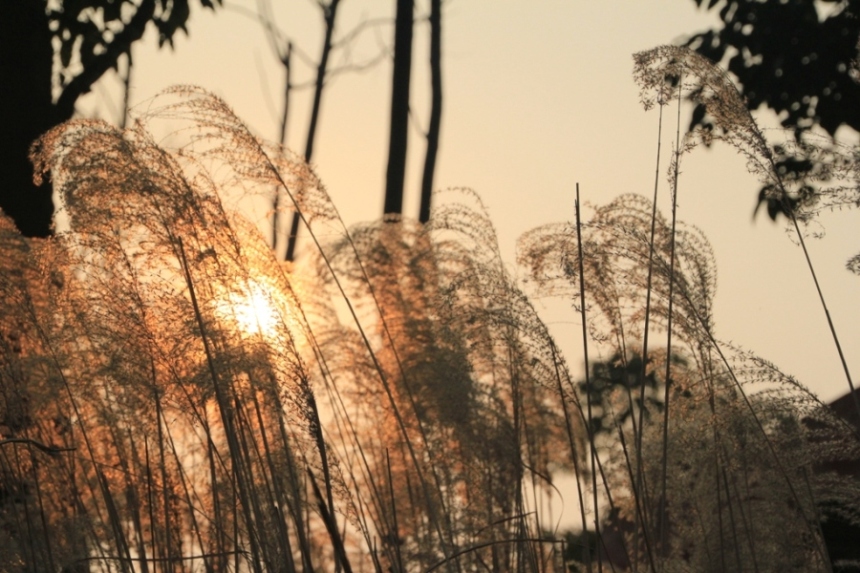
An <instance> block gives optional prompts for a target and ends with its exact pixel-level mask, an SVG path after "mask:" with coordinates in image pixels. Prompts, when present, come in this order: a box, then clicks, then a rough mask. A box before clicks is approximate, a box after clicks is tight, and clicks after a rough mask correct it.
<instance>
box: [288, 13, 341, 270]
mask: <svg viewBox="0 0 860 573" xmlns="http://www.w3.org/2000/svg"><path fill="white" fill-rule="evenodd" d="M339 3H340V0H331V3H330V4H329V5H328V6H324V7H323V11H324V12H325V39H324V40H323V50H322V56H320V63H319V67H318V68H317V81H316V87H315V88H314V104H313V108H312V109H311V121H310V124H309V125H308V138H307V141H306V142H305V161H307V162H310V160H311V157H312V156H313V153H314V138H315V137H316V132H317V123H318V122H319V114H320V106H321V104H322V92H323V88H324V87H325V75H326V68H327V66H328V57H329V54H330V53H331V48H332V36H333V35H334V22H335V16H336V15H337V7H338V4H339ZM299 221H300V217H299V214H298V213H294V214H293V221H292V223H291V224H290V234H289V236H288V238H287V252H286V255H285V256H284V259H285V260H287V261H292V260H294V259H295V255H296V238H297V236H298V233H299Z"/></svg>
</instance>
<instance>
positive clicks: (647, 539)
mask: <svg viewBox="0 0 860 573" xmlns="http://www.w3.org/2000/svg"><path fill="white" fill-rule="evenodd" d="M616 427H617V428H618V439H619V442H620V444H621V451H622V452H623V453H624V466H625V467H626V468H627V472H628V477H629V478H630V487H631V489H632V490H633V499H634V502H635V500H636V498H637V497H638V496H639V490H638V489H636V488H637V487H638V484H637V480H636V475H637V474H636V472H634V469H633V462H632V461H630V448H629V447H628V446H627V438H625V437H624V431H623V429H622V428H621V426H620V425H616ZM644 483H645V482H644V480H643V482H642V485H643V486H644ZM633 507H634V511H635V512H636V513H637V514H638V515H637V516H636V518H635V519H639V520H640V521H639V522H640V523H645V516H644V515H642V511H643V507H642V504H640V503H634V504H633ZM636 531H637V529H634V530H633V533H634V537H633V540H634V542H635V543H638V542H639V537H638V536H637V535H635V534H636ZM641 532H642V538H643V543H644V545H645V555H646V556H647V557H648V565H649V566H650V567H651V570H652V571H656V570H657V567H656V565H655V563H654V554H653V551H652V543H651V536H650V534H649V532H648V530H647V529H645V528H642V529H641ZM628 557H630V563H631V565H632V564H634V563H637V562H638V561H639V546H638V545H637V546H634V547H633V555H632V556H630V553H629V552H628Z"/></svg>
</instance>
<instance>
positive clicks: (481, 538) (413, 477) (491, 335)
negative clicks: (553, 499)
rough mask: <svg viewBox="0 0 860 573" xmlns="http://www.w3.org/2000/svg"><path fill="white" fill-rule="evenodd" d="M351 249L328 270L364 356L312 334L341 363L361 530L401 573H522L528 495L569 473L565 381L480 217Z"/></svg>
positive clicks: (367, 230)
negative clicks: (424, 571) (353, 320)
mask: <svg viewBox="0 0 860 573" xmlns="http://www.w3.org/2000/svg"><path fill="white" fill-rule="evenodd" d="M460 195H461V196H466V197H468V198H474V195H471V194H469V193H467V192H463V191H461V193H460ZM349 237H350V238H349V242H348V243H347V242H342V243H341V244H340V245H339V246H337V247H336V248H335V249H334V250H333V251H332V252H333V253H334V254H333V255H332V264H333V267H334V268H335V269H336V272H337V274H338V275H339V276H341V277H343V278H344V283H345V284H346V292H347V295H348V296H349V298H350V300H352V301H354V302H353V304H354V306H355V308H356V309H357V310H358V315H359V316H360V322H361V323H363V325H364V326H363V329H364V331H366V332H368V333H370V336H369V338H370V340H371V341H372V343H371V347H370V348H362V346H363V343H361V342H360V340H359V337H358V336H356V335H355V334H350V330H352V329H354V328H355V326H350V325H349V324H345V325H344V326H342V327H339V328H336V329H334V330H331V331H330V332H328V333H326V334H323V335H320V332H325V331H320V330H318V331H317V335H318V337H319V338H323V337H324V339H325V341H324V342H323V343H322V344H321V346H322V348H323V352H326V350H327V349H329V348H331V349H332V352H331V354H332V355H333V356H339V357H341V358H343V357H348V358H347V359H346V360H340V361H337V362H335V360H336V359H337V358H335V359H334V360H332V361H330V362H329V366H330V368H331V369H332V375H333V377H334V378H335V380H337V381H338V387H339V388H341V390H340V397H341V398H342V399H343V402H344V406H343V408H342V409H341V410H338V412H339V415H342V416H343V418H344V420H345V421H344V424H345V425H349V426H351V427H352V428H353V432H354V433H353V434H352V435H353V439H354V442H353V443H351V444H345V446H346V447H347V448H348V449H349V450H350V452H349V453H345V454H344V455H342V456H341V458H345V457H348V456H350V455H351V456H353V457H355V459H359V458H358V456H360V459H362V464H363V466H364V467H363V468H360V467H357V469H356V471H355V475H356V479H357V480H359V481H360V482H362V483H366V484H367V486H366V487H367V490H368V491H374V492H376V495H375V499H374V500H373V504H372V506H373V507H371V508H370V509H369V512H370V513H371V514H372V520H374V521H375V522H376V523H377V529H378V530H380V531H385V530H386V528H388V531H391V535H394V539H396V540H397V544H396V547H391V537H384V538H383V544H382V549H383V550H384V551H387V552H389V554H391V553H396V554H397V556H396V559H397V560H399V561H401V562H405V563H408V564H409V565H408V566H407V569H409V570H412V569H413V568H415V569H418V568H429V567H432V566H434V565H436V564H438V562H439V561H440V560H442V559H443V558H444V557H445V556H444V553H445V550H444V549H443V548H442V547H439V546H438V545H437V544H438V543H443V542H448V543H449V544H450V545H452V547H453V548H455V549H459V551H458V552H457V553H458V554H459V555H460V556H459V557H458V558H457V562H458V563H459V567H461V568H465V569H470V568H472V567H473V566H477V564H478V563H481V562H483V563H487V564H492V567H493V568H494V569H495V570H520V569H523V568H524V567H525V568H530V566H527V565H526V562H527V561H528V560H530V559H531V558H532V557H531V555H532V553H533V552H535V551H538V552H543V551H545V549H543V548H540V547H538V548H535V547H531V545H530V544H529V543H527V542H526V541H525V540H526V539H527V538H528V537H529V536H535V535H537V534H538V533H539V531H540V529H541V527H542V526H544V525H545V524H543V523H541V522H540V521H539V515H536V514H535V515H533V516H530V515H529V512H538V511H539V510H540V506H537V505H536V504H534V502H532V501H531V500H528V499H525V497H524V496H525V495H526V492H527V491H534V492H535V494H536V495H537V494H538V493H540V492H542V491H544V490H546V489H547V488H548V487H549V486H550V485H551V474H552V472H553V471H554V470H555V469H557V468H559V467H566V466H567V462H566V460H565V457H566V456H564V455H562V456H558V455H557V454H556V451H555V450H556V448H557V447H558V445H559V444H564V436H565V432H564V429H563V428H564V421H563V419H562V415H561V406H560V398H559V394H558V391H557V388H558V383H557V381H555V380H554V378H553V377H554V376H556V375H557V373H558V375H560V376H563V377H564V378H565V384H566V385H567V386H569V380H568V379H567V374H566V367H565V366H564V363H563V362H562V361H561V359H560V357H558V356H557V355H554V356H553V355H551V352H550V350H549V349H550V346H551V341H550V340H549V338H548V334H547V332H546V329H545V328H544V327H543V325H542V324H541V323H540V322H539V321H538V320H537V317H536V314H535V313H534V311H533V309H531V307H530V305H529V304H528V302H527V301H526V300H525V299H524V297H523V296H522V293H520V292H519V291H518V289H516V287H515V286H514V284H513V282H512V280H511V278H510V277H509V275H508V274H507V271H506V269H505V268H504V266H503V265H502V263H501V259H500V257H499V253H498V247H497V245H496V239H495V232H494V230H493V228H492V225H491V223H490V222H489V219H488V218H487V216H486V213H485V212H484V211H483V209H482V208H481V206H480V205H479V204H478V205H477V206H476V207H473V206H469V207H467V206H465V205H463V204H462V203H457V204H443V205H441V206H438V207H437V208H436V211H435V212H434V214H433V217H432V219H431V222H430V224H429V225H423V226H422V225H417V224H415V223H410V222H405V221H383V222H380V223H376V224H369V225H363V226H359V227H356V228H353V229H352V230H351V231H350V235H349ZM323 276H324V275H323ZM349 341H353V349H352V350H347V351H346V352H344V350H345V349H346V347H348V346H349V344H348V343H349ZM335 349H336V350H337V352H336V353H335V352H334V350H335ZM367 353H371V354H372V355H373V356H370V355H369V354H367ZM357 366H358V367H357ZM377 368H378V369H379V371H377ZM343 388H347V389H348V390H343ZM566 398H569V396H568V397H566ZM333 409H335V408H334V407H333ZM571 431H575V430H573V429H571ZM580 435H581V434H579V433H577V437H578V436H580ZM404 440H405V441H409V442H410V443H411V445H412V447H413V448H414V449H415V450H416V451H417V454H418V460H419V463H418V464H416V463H415V460H413V459H411V455H410V454H409V452H407V451H406V449H405V448H404V444H403V442H404ZM422 474H423V475H424V478H423V479H425V480H426V483H427V485H428V489H429V492H430V493H429V494H425V493H424V492H422V490H421V487H422V486H421V485H420V481H421V479H422ZM359 476H361V477H359ZM368 482H369V483H368ZM435 521H438V523H434V522H435ZM395 525H396V527H397V529H396V530H394V529H393V528H394V526H395ZM436 528H438V529H440V530H441V531H442V535H441V539H440V538H439V536H438V535H436V534H435V532H434V531H433V530H434V529H436ZM518 540H519V541H518ZM470 547H474V548H476V549H474V550H472V551H466V552H463V549H464V548H465V549H469V548H470ZM478 547H483V548H482V549H477V548H478ZM389 558H390V557H389ZM446 561H448V560H447V559H446ZM395 562H397V561H395ZM448 563H449V564H451V563H450V561H448Z"/></svg>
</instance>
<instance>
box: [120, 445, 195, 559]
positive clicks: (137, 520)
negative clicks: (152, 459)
mask: <svg viewBox="0 0 860 573" xmlns="http://www.w3.org/2000/svg"><path fill="white" fill-rule="evenodd" d="M128 442H129V451H130V452H131V459H130V462H131V465H130V467H129V470H128V471H127V472H126V488H127V490H128V492H129V494H128V495H129V496H130V499H129V500H128V504H129V507H130V508H131V518H132V523H133V524H134V529H135V532H136V534H137V536H136V537H137V554H138V556H140V557H142V558H143V561H141V569H140V570H141V573H149V564H148V562H147V558H146V557H147V549H146V540H145V539H144V533H145V530H144V528H143V520H142V519H141V513H140V512H141V509H142V504H141V500H140V492H139V491H138V489H139V485H138V482H135V483H132V481H131V475H134V476H135V477H138V476H140V475H141V470H140V460H139V459H138V455H137V451H136V449H137V446H136V444H135V441H134V434H133V433H132V431H131V429H129V430H128ZM138 481H139V480H138ZM201 547H203V545H202V544H201Z"/></svg>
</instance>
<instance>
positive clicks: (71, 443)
mask: <svg viewBox="0 0 860 573" xmlns="http://www.w3.org/2000/svg"><path fill="white" fill-rule="evenodd" d="M637 78H638V79H639V81H640V83H641V85H642V86H643V90H644V91H643V93H645V94H646V95H647V94H649V93H650V94H656V95H654V96H651V95H648V96H647V97H646V100H647V101H646V103H648V101H651V100H648V98H653V103H656V104H657V105H659V106H660V108H661V109H662V108H663V107H664V106H666V105H668V104H669V102H670V101H671V100H673V99H674V98H676V97H681V96H684V95H688V96H689V97H693V98H699V99H697V100H696V101H697V102H700V103H702V104H703V105H706V106H707V110H708V113H710V114H711V116H712V117H713V118H714V121H715V122H716V125H718V126H719V131H712V133H711V134H710V135H706V136H705V137H706V138H707V141H708V142H710V141H713V138H714V137H717V136H718V137H719V138H720V139H723V140H725V141H727V142H729V143H730V144H733V145H735V146H736V147H738V148H739V149H740V150H741V151H742V152H743V153H745V154H747V156H748V158H750V160H751V161H754V162H755V163H754V165H753V168H754V169H756V170H761V172H762V173H765V174H766V173H770V171H768V170H769V169H770V170H771V171H774V170H776V172H775V174H773V175H765V176H766V177H772V178H773V181H775V182H780V181H782V179H780V174H779V173H778V169H777V165H778V161H771V160H770V159H768V158H769V157H772V156H774V154H777V155H778V153H779V151H778V150H776V151H774V150H773V149H772V148H771V147H768V145H767V142H766V141H765V140H764V138H763V136H762V135H761V132H760V131H759V130H758V128H757V127H755V124H754V123H753V122H752V121H751V118H750V117H749V114H748V113H747V112H746V111H745V110H742V105H741V103H742V102H739V101H736V100H737V98H736V93H735V96H732V89H730V88H731V85H730V83H728V80H727V78H726V77H725V76H724V75H722V74H721V73H720V72H718V71H716V70H714V69H712V68H710V67H708V66H706V65H705V63H704V62H702V61H700V60H697V59H696V56H694V55H692V54H690V53H688V52H685V51H679V50H677V49H674V48H665V49H662V48H661V49H658V50H655V51H654V52H652V53H650V54H641V55H639V56H637ZM732 98H734V99H732ZM156 124H161V125H166V126H167V127H168V128H169V130H170V135H169V136H168V137H167V138H165V139H164V140H162V141H161V142H157V141H156V140H155V138H154V137H153V136H152V135H151V133H153V131H154V130H156V129H157V127H158V125H156ZM703 136H704V135H703V132H697V133H694V134H691V135H689V136H688V137H687V138H686V139H685V141H686V142H687V145H686V147H685V146H684V144H683V142H682V145H681V146H679V149H678V150H677V153H676V155H675V157H674V159H673V161H672V165H673V170H675V173H674V176H673V177H671V178H670V180H671V188H672V192H673V194H675V193H677V191H678V185H677V176H676V174H677V166H678V161H679V158H680V156H681V154H682V152H683V151H684V150H688V149H691V148H692V147H693V146H694V145H695V143H696V142H697V141H696V138H701V137H703ZM168 143H169V145H168ZM33 157H34V161H35V164H36V165H37V168H38V173H39V174H40V175H47V174H50V177H52V178H53V181H54V185H55V188H56V189H57V190H58V191H59V193H60V195H61V197H62V199H63V204H64V211H65V214H66V215H67V219H68V229H67V230H63V231H62V232H60V233H58V235H57V236H56V237H54V238H51V239H48V240H33V241H31V240H26V239H24V238H22V237H21V236H20V235H19V234H18V233H17V232H16V231H15V229H14V226H13V224H12V223H11V222H10V221H8V220H7V219H4V218H2V217H0V271H2V272H0V382H2V384H0V389H2V396H0V569H2V570H4V571H5V570H8V571H21V572H30V571H34V572H35V571H44V570H51V571H56V570H66V571H115V570H121V571H132V570H135V571H137V570H139V571H142V572H144V573H148V572H149V571H154V572H155V571H159V570H168V569H170V570H183V571H186V570H187V571H207V572H208V571H227V570H231V571H236V572H239V571H253V572H255V573H262V572H263V571H273V570H277V571H286V572H292V571H316V570H332V571H353V570H365V571H367V570H371V571H389V570H390V571H433V570H445V571H473V570H492V571H541V572H543V571H568V570H572V569H575V568H579V569H580V570H590V571H594V570H601V569H602V570H608V569H614V570H622V569H626V568H631V567H632V568H635V570H643V571H644V570H649V571H654V572H655V573H656V571H657V570H661V571H710V570H713V571H747V570H749V571H762V570H768V571H777V570H778V571H784V570H802V571H818V570H820V571H829V570H832V566H831V561H832V560H831V559H830V556H829V553H828V547H827V545H826V542H825V541H826V540H825V537H824V535H823V533H822V525H821V524H822V523H826V519H827V517H828V516H835V517H838V518H839V519H840V520H841V521H842V522H845V523H848V524H851V525H855V526H857V525H860V502H858V499H860V489H858V480H857V479H856V476H854V477H851V476H847V475H846V474H845V473H844V471H843V470H844V467H845V464H846V463H848V464H850V463H856V461H857V460H858V459H860V443H858V440H857V435H856V429H853V428H852V427H851V426H850V425H849V424H848V423H846V422H845V421H844V420H842V419H841V418H839V417H838V416H836V415H835V414H834V413H833V412H832V411H831V410H829V409H828V408H826V407H825V406H824V405H822V404H821V403H819V402H818V401H817V399H816V398H815V397H814V396H813V395H812V394H810V393H809V392H808V391H806V390H805V389H804V388H803V387H802V386H801V385H800V384H799V383H797V382H796V381H794V380H793V379H791V378H790V377H787V376H785V375H783V374H782V373H780V372H779V371H778V370H777V369H776V368H775V367H774V366H773V365H771V364H770V363H768V362H766V361H764V360H762V359H760V358H757V357H755V356H754V355H752V354H749V353H746V352H742V351H740V350H738V349H735V348H732V347H731V346H729V345H726V344H723V343H721V342H720V341H719V339H718V338H717V336H716V334H715V330H714V324H715V321H714V316H713V297H714V293H715V289H716V271H715V262H714V256H713V253H712V251H711V248H710V246H709V244H708V242H707V240H706V239H705V238H704V236H703V235H702V233H701V232H700V231H699V230H697V229H696V228H695V227H690V226H685V225H683V224H681V223H679V222H678V221H676V217H675V213H674V209H673V213H672V215H671V216H670V217H666V218H664V217H662V216H661V215H660V214H659V213H657V211H656V209H655V207H654V205H655V203H656V201H655V202H651V201H649V200H647V199H643V198H641V197H637V196H633V195H625V196H622V197H620V198H618V199H617V200H615V201H613V202H611V203H609V204H608V205H605V206H602V207H599V208H596V209H595V212H594V215H593V217H592V218H591V219H590V220H588V221H581V220H580V210H579V205H578V202H577V220H576V222H573V223H564V224H557V225H550V226H546V227H541V228H538V229H535V230H534V231H532V232H530V233H527V234H526V235H525V236H523V237H522V239H521V241H520V251H519V263H520V264H521V266H522V267H523V268H524V269H526V270H527V273H528V275H529V283H531V284H532V285H534V287H535V288H536V290H537V292H538V294H541V295H543V294H552V295H560V296H563V297H565V298H568V299H570V300H572V301H573V303H574V306H575V307H576V308H577V309H578V310H579V311H580V312H581V316H582V320H583V325H584V328H583V335H584V336H583V337H584V339H585V340H586V341H587V342H588V343H590V344H591V345H592V346H591V348H592V352H595V349H596V353H597V354H599V355H601V356H611V357H612V358H611V359H609V360H604V361H603V362H602V363H596V364H594V363H593V364H589V363H588V359H587V358H588V352H587V350H588V347H587V346H586V347H585V350H586V352H585V357H586V373H587V375H586V379H585V381H583V382H579V381H576V380H573V379H572V378H571V376H570V374H569V372H568V368H567V366H566V363H565V360H564V359H563V358H562V356H561V354H560V352H559V350H558V347H557V346H556V344H555V342H554V341H553V339H552V337H551V336H550V334H549V332H548V330H547V328H546V326H545V325H544V324H543V322H541V320H540V319H539V317H538V314H537V313H536V312H535V309H534V308H533V306H532V303H531V301H530V298H529V296H528V295H527V294H526V292H524V290H523V289H521V288H520V286H519V284H518V282H517V281H516V280H514V278H513V277H512V275H511V274H510V272H509V271H508V268H507V266H506V265H505V264H504V263H503V261H502V257H501V255H500V253H499V249H498V245H497V241H496V236H495V231H494V228H493V225H492V223H491V221H490V219H489V217H488V215H487V213H486V211H485V209H484V208H483V206H482V205H481V203H480V200H479V199H478V198H477V196H476V195H475V194H474V193H472V192H470V191H467V190H453V191H451V192H449V193H447V194H439V195H438V196H437V200H436V205H435V209H434V212H433V214H432V217H431V220H430V222H429V223H427V224H423V225H422V224H418V223H416V222H411V221H401V220H394V219H386V220H382V221H379V222H375V223H369V224H364V225H359V226H356V227H354V228H352V229H349V230H347V229H346V228H345V227H344V225H343V222H342V221H341V219H340V217H339V215H338V213H337V210H336V208H335V206H334V205H333V204H332V203H331V201H330V199H329V197H328V195H327V193H326V192H325V189H324V187H323V186H322V184H321V183H320V182H319V180H318V179H317V177H316V176H315V175H314V173H313V172H312V170H311V169H310V168H309V167H308V166H307V165H306V164H304V163H303V162H302V161H300V160H299V159H298V158H296V157H295V156H294V155H292V154H290V153H289V152H288V151H286V150H284V149H282V148H279V147H272V146H269V145H267V144H265V143H263V142H261V141H259V140H258V139H257V138H255V137H254V136H253V135H252V134H251V133H250V132H249V131H248V129H247V128H246V127H245V126H244V125H243V124H242V122H241V121H239V120H238V119H237V118H236V117H235V115H234V114H233V113H232V112H231V111H230V109H229V108H228V107H227V106H226V105H225V104H224V103H223V102H222V101H220V100H219V99H218V98H216V97H214V96H212V95H210V94H208V93H206V92H204V91H202V90H199V89H196V88H176V89H174V90H172V91H170V92H169V93H167V94H164V95H163V96H160V97H159V98H156V100H154V101H153V102H152V103H151V104H150V106H149V107H148V108H147V110H146V111H145V112H144V113H143V114H141V115H140V116H138V118H137V120H136V121H135V123H134V124H133V127H131V128H130V129H127V130H118V129H116V128H113V127H110V126H108V125H106V124H104V123H100V122H87V121H77V122H72V123H69V124H66V125H64V126H61V127H59V128H57V129H55V130H54V131H52V132H50V133H49V134H47V135H46V136H45V137H44V138H42V139H41V140H40V142H39V143H38V145H37V146H36V147H34V155H33ZM769 161H770V163H768V162H769ZM781 189H784V187H783V188H781ZM272 193H277V194H278V195H279V200H278V201H277V202H276V204H278V205H287V206H288V207H289V209H292V210H294V211H295V212H297V213H299V215H300V217H301V219H302V221H303V222H304V224H305V225H306V226H307V228H308V233H307V236H308V237H309V240H310V245H309V248H308V250H307V252H306V253H305V256H304V257H303V259H302V260H303V262H302V263H301V264H297V265H292V264H284V263H280V262H278V261H277V259H276V258H275V255H274V254H273V252H272V250H271V248H270V247H269V245H268V244H267V242H266V241H265V240H264V239H263V237H262V236H261V235H260V233H259V231H258V229H256V228H255V227H254V226H253V225H251V224H250V223H249V222H248V221H246V220H245V219H243V218H242V217H241V216H240V215H239V214H238V209H237V208H236V207H235V205H238V204H240V203H241V201H243V200H244V199H246V198H248V197H251V198H254V197H257V196H262V197H265V198H266V200H267V203H268V204H271V195H272ZM786 193H787V192H783V195H781V196H780V197H782V198H784V197H794V195H788V194H786ZM778 200H782V199H780V198H778ZM788 212H789V213H794V212H793V211H788ZM649 333H650V334H651V339H652V340H651V343H650V347H649V343H648V335H649ZM654 340H657V341H658V342H657V343H654V342H653V341H654ZM643 356H644V358H643ZM560 472H568V473H572V475H573V476H574V477H575V478H576V481H575V483H576V491H575V493H574V494H573V496H571V495H570V493H569V492H566V493H567V494H568V495H567V496H566V497H567V499H566V503H567V505H568V507H570V506H573V507H575V508H576V509H577V510H578V518H579V521H580V524H581V527H582V529H583V530H585V534H584V535H582V536H580V538H581V539H582V540H585V541H584V542H583V543H582V546H581V547H580V548H578V549H577V548H573V550H571V548H570V547H566V546H565V544H564V542H562V541H561V539H562V536H561V535H558V534H557V533H558V532H555V531H553V530H552V528H553V527H554V523H553V522H552V520H551V519H550V518H551V514H552V512H551V511H548V508H550V507H552V506H553V500H555V499H557V497H556V495H555V490H554V487H555V486H554V480H555V478H556V477H557V476H558V474H559V473H560ZM571 497H575V499H571ZM556 507H557V506H556ZM589 533H590V534H589ZM568 539H573V537H571V536H568ZM589 539H591V540H596V541H594V542H593V543H592V542H589V541H588V540H589ZM574 555H575V556H576V559H574V560H573V561H572V560H571V558H572V556H574ZM574 561H576V562H574Z"/></svg>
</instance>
